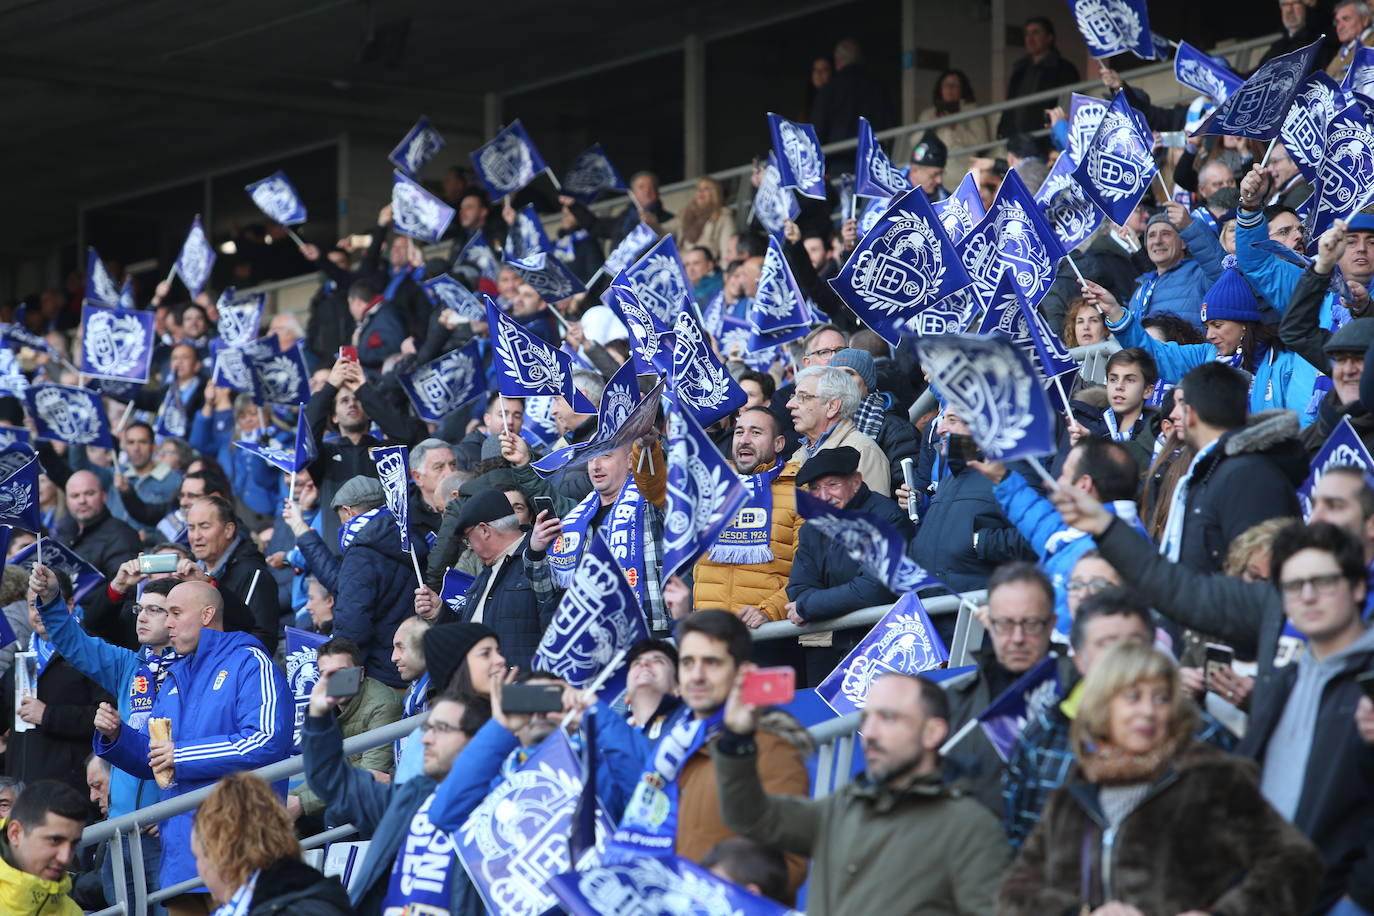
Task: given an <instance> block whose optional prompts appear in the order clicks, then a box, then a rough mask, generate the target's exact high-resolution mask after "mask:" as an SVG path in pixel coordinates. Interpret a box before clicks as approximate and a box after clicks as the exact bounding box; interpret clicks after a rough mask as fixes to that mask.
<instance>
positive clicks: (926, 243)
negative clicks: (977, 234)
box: [829, 188, 970, 345]
mask: <svg viewBox="0 0 1374 916" xmlns="http://www.w3.org/2000/svg"><path fill="white" fill-rule="evenodd" d="M829 282H830V288H831V289H833V290H834V291H835V294H836V295H837V296H839V297H840V299H841V300H843V301H844V304H845V305H847V306H849V308H850V309H852V310H853V312H854V314H856V315H858V316H859V317H860V318H861V319H863V321H864V323H865V324H867V325H868V326H869V327H871V328H872V329H873V330H874V331H876V332H877V333H878V334H880V335H881V336H882V337H883V339H884V340H886V341H887V342H888V343H890V344H893V345H896V344H897V342H898V340H899V336H900V332H899V329H900V327H901V326H902V325H903V324H904V323H905V322H906V321H907V320H908V319H910V318H911V317H912V316H913V315H915V314H917V313H918V312H920V311H921V310H922V309H924V308H926V307H927V306H931V305H934V304H935V303H936V302H939V301H940V300H941V299H944V298H945V297H946V296H948V295H950V294H951V293H953V292H955V291H956V290H959V289H962V288H963V287H965V286H968V285H969V282H970V278H969V274H968V272H967V271H966V270H965V269H964V265H963V264H962V263H961V262H960V258H959V253H958V251H957V250H956V249H955V247H954V245H953V244H951V243H950V240H949V236H947V235H946V234H945V230H944V227H943V226H941V225H940V219H939V217H937V216H936V215H935V211H934V210H933V209H931V206H930V200H929V198H927V197H926V192H925V191H923V190H921V189H920V188H914V189H912V190H910V191H908V192H907V193H906V194H904V195H902V197H901V198H900V199H898V200H896V201H894V202H893V203H892V205H891V206H890V207H888V208H887V211H886V212H885V213H883V215H882V217H881V218H880V219H879V221H878V223H877V225H875V226H874V227H873V229H871V230H870V231H869V232H868V233H867V234H866V235H864V236H863V238H862V239H860V241H859V246H858V247H857V248H856V249H855V250H854V252H853V254H851V255H850V256H849V257H848V259H846V260H845V262H844V267H842V268H841V269H840V272H839V274H837V275H836V276H835V277H834V278H833V279H831V280H830V281H829Z"/></svg>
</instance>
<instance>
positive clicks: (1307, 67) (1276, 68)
mask: <svg viewBox="0 0 1374 916" xmlns="http://www.w3.org/2000/svg"><path fill="white" fill-rule="evenodd" d="M1324 40H1325V39H1324V38H1318V39H1317V40H1316V41H1314V42H1312V43H1311V44H1310V45H1308V46H1307V47H1305V48H1299V49H1298V50H1296V51H1290V52H1289V53H1287V54H1282V55H1280V56H1278V57H1275V58H1273V59H1272V60H1269V61H1266V62H1265V63H1263V64H1261V65H1260V68H1259V69H1258V70H1256V71H1255V72H1254V73H1252V74H1251V75H1250V78H1249V79H1247V80H1246V81H1245V82H1244V83H1243V84H1242V85H1241V87H1240V88H1239V89H1237V90H1235V91H1234V92H1232V93H1231V95H1230V96H1228V97H1227V99H1226V101H1224V102H1222V103H1221V104H1220V105H1218V106H1217V107H1216V110H1215V111H1213V112H1212V113H1211V114H1210V115H1208V116H1207V120H1205V121H1203V122H1202V124H1201V125H1199V126H1198V129H1197V130H1195V131H1193V136H1194V137H1205V136H1207V135H1208V134H1222V135H1225V136H1231V137H1249V138H1250V139H1251V140H1272V139H1274V137H1276V136H1278V133H1279V128H1281V127H1283V119H1284V116H1285V115H1286V114H1288V109H1289V107H1290V106H1291V105H1292V104H1293V99H1294V97H1295V96H1296V95H1297V94H1298V91H1299V90H1300V89H1301V88H1302V85H1303V77H1305V76H1307V74H1308V73H1310V72H1311V71H1312V65H1313V64H1314V63H1315V61H1316V57H1317V52H1318V51H1319V50H1321V46H1322V42H1323V41H1324Z"/></svg>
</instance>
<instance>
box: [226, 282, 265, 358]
mask: <svg viewBox="0 0 1374 916" xmlns="http://www.w3.org/2000/svg"><path fill="white" fill-rule="evenodd" d="M266 308H267V294H266V293H252V294H251V295H248V296H244V297H242V298H239V297H238V296H237V294H236V291H235V290H234V287H232V286H230V287H227V288H226V289H225V290H224V292H223V293H221V294H220V297H219V302H218V303H217V304H216V305H215V310H216V311H217V312H219V321H218V322H216V324H215V329H216V330H217V331H218V332H219V339H220V340H221V341H222V342H223V343H224V345H225V346H226V347H246V346H248V345H249V344H250V343H252V342H253V341H254V340H256V339H257V337H258V328H259V327H260V326H261V325H262V313H263V310H264V309H266Z"/></svg>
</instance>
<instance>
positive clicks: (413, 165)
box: [386, 116, 444, 177]
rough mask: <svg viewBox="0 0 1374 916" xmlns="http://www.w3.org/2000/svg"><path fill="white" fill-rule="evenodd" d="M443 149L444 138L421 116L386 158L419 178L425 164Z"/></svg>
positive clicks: (427, 119) (408, 173)
mask: <svg viewBox="0 0 1374 916" xmlns="http://www.w3.org/2000/svg"><path fill="white" fill-rule="evenodd" d="M443 148H444V138H443V137H441V136H439V131H437V130H435V129H434V125H433V124H431V123H429V118H426V117H424V116H421V117H420V120H418V121H416V122H415V126H414V127H412V128H411V129H410V130H408V131H406V135H405V136H404V137H402V138H401V142H400V143H398V144H396V148H395V149H394V150H392V151H391V152H390V153H389V154H387V157H386V158H387V159H390V160H391V162H392V164H393V165H395V166H396V168H398V169H400V170H401V171H403V172H405V173H406V174H407V175H411V176H415V177H418V176H419V174H420V170H421V169H423V168H424V167H425V163H426V162H428V161H429V160H430V159H432V158H434V154H435V153H437V152H439V150H441V149H443Z"/></svg>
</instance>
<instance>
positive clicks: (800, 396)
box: [792, 391, 821, 404]
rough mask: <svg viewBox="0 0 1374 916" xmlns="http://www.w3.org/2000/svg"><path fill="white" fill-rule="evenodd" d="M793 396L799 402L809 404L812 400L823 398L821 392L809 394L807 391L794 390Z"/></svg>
mask: <svg viewBox="0 0 1374 916" xmlns="http://www.w3.org/2000/svg"><path fill="white" fill-rule="evenodd" d="M792 397H793V398H794V399H795V400H796V401H797V403H798V404H809V403H810V402H812V401H819V400H820V399H821V396H820V395H819V394H807V393H806V392H805V391H794V392H792Z"/></svg>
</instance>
